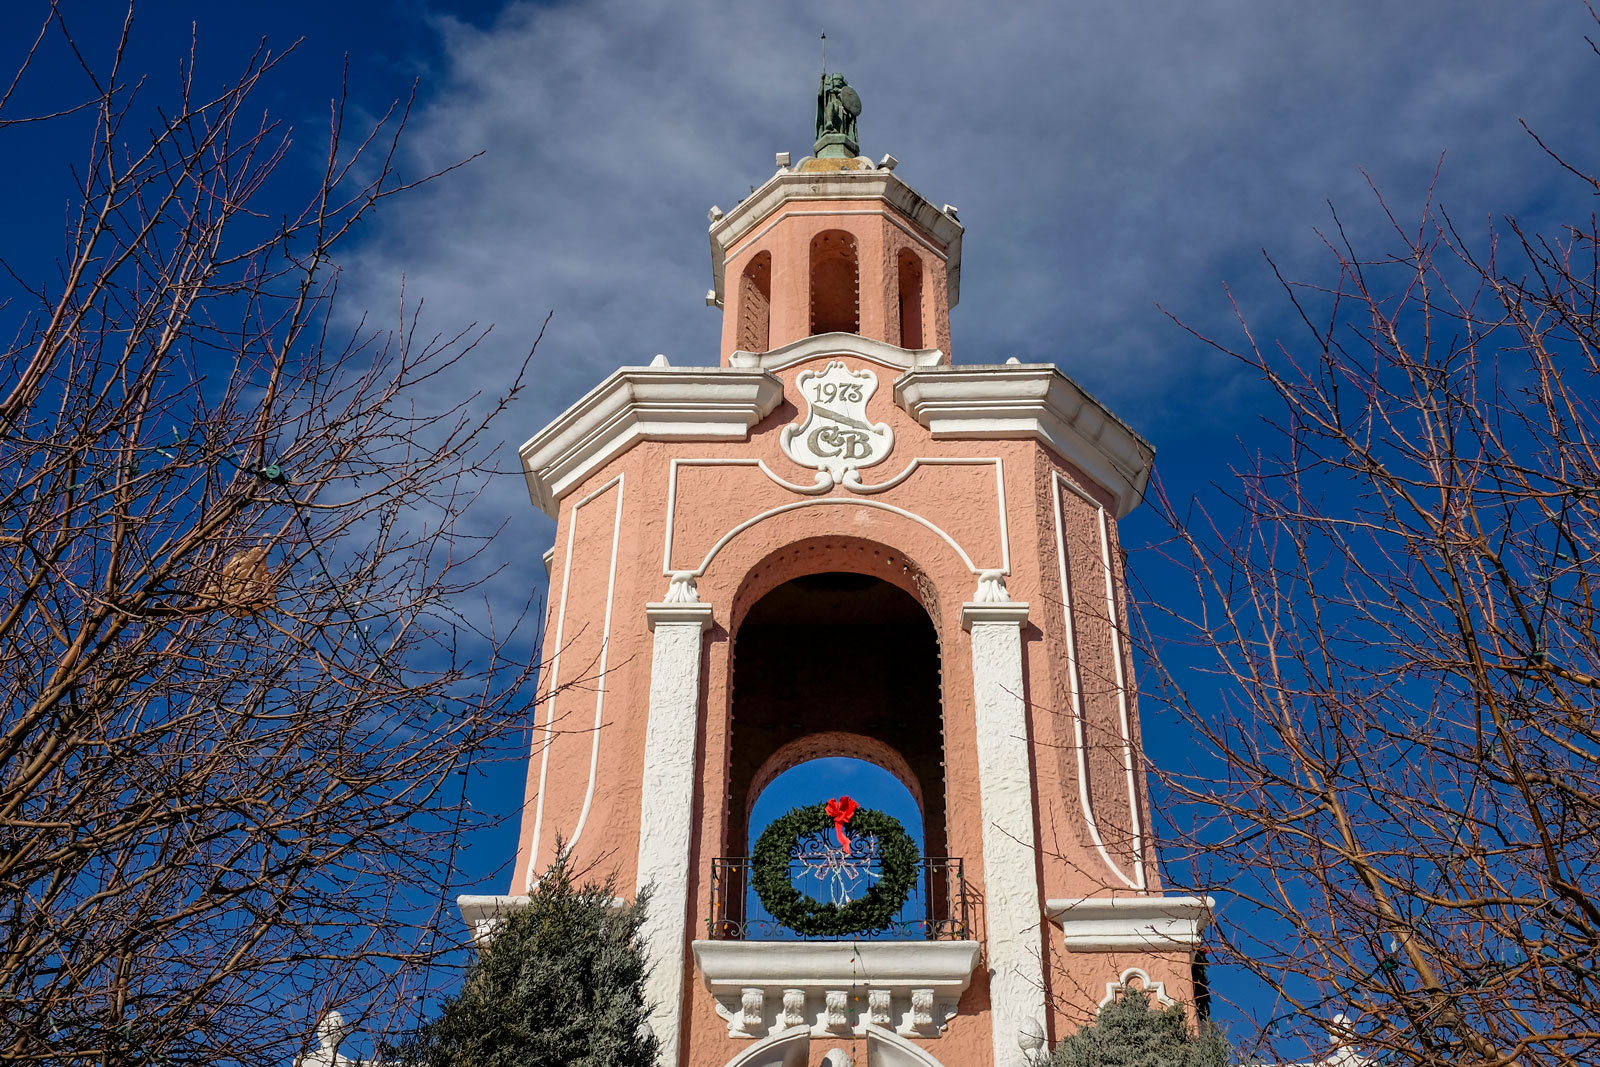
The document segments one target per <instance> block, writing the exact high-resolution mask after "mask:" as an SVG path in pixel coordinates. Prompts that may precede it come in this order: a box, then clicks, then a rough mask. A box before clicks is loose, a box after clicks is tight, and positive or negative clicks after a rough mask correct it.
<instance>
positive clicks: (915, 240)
mask: <svg viewBox="0 0 1600 1067" xmlns="http://www.w3.org/2000/svg"><path fill="white" fill-rule="evenodd" d="M852 107H853V110H852ZM859 113H860V100H859V98H858V97H856V96H855V93H854V91H853V90H850V89H849V87H848V86H847V85H845V84H844V80H843V78H840V77H838V76H832V77H830V78H828V79H825V80H824V82H823V84H822V86H821V87H820V88H819V92H818V127H819V128H818V147H817V155H816V156H812V157H807V158H806V159H803V160H801V161H800V162H799V163H798V164H796V165H794V166H792V167H791V166H789V165H788V160H787V158H786V157H783V156H780V157H779V159H780V166H779V168H778V170H777V172H776V173H775V174H773V175H772V176H771V177H770V178H769V179H768V180H767V181H766V182H765V183H764V184H762V185H761V186H760V187H759V188H758V189H756V190H755V191H754V192H753V193H751V195H750V196H749V197H748V198H746V199H744V200H743V201H741V202H740V203H739V204H738V206H737V207H735V208H734V209H733V210H731V211H728V212H726V213H723V212H721V211H718V210H716V209H713V211H712V215H711V218H712V222H711V227H710V243H711V261H712V278H713V286H712V289H711V291H710V292H709V293H708V294H707V302H708V304H711V305H714V306H716V307H717V308H720V309H721V311H722V315H723V322H722V343H721V352H720V358H719V359H718V360H717V361H716V363H715V364H714V365H712V364H710V363H709V362H708V363H707V364H706V365H696V366H675V365H670V364H668V363H667V362H666V360H665V359H663V358H661V357H657V359H656V361H655V362H654V363H652V364H651V365H649V366H626V367H621V368H619V369H618V370H616V371H615V372H614V373H612V374H611V375H610V376H609V377H607V378H606V379H605V380H604V381H602V382H601V383H600V384H599V385H597V386H596V387H595V388H594V389H593V390H591V391H590V392H589V393H588V394H587V395H586V396H584V397H582V398H581V399H579V400H578V401H577V402H576V403H575V404H573V405H572V407H570V408H569V409H568V410H567V411H566V412H564V413H563V414H562V415H561V416H559V417H558V418H557V419H555V421H553V422H552V423H551V424H550V425H548V426H546V427H545V428H544V429H542V430H540V431H539V432H538V433H537V434H535V435H534V436H533V437H532V438H531V439H530V440H529V441H528V442H527V443H526V444H525V445H523V446H522V449H521V457H522V463H523V469H524V472H525V475H526V478H527V482H528V488H529V491H530V493H531V495H532V498H533V502H534V504H535V505H536V506H538V507H539V508H541V509H542V510H544V511H545V512H546V513H547V514H549V515H551V516H552V517H554V518H555V520H556V524H557V525H556V542H555V545H554V547H553V549H552V550H551V551H550V552H549V553H547V554H546V557H545V559H546V566H547V568H548V571H549V574H550V607H549V619H548V625H547V628H546V634H547V637H548V640H547V644H546V648H545V650H544V656H545V660H546V662H547V664H548V666H547V669H546V671H545V675H544V678H543V680H542V685H543V687H544V691H545V693H546V694H548V695H547V697H546V699H545V700H544V701H543V702H542V703H541V704H540V706H539V708H538V710H537V715H536V719H535V724H534V725H535V737H536V744H535V748H534V753H533V759H532V763H531V766H530V773H529V782H528V801H527V804H526V807H525V808H524V812H525V815H524V820H523V826H522V832H521V838H520V845H519V850H518V857H517V872H518V873H517V875H516V879H517V881H516V884H515V885H514V887H513V890H512V893H511V894H510V895H508V896H504V897H464V898H462V900H461V905H462V911H463V915H464V917H466V918H467V920H468V921H469V923H472V924H474V926H475V929H477V930H479V931H484V930H487V929H489V928H490V927H491V926H492V923H493V920H494V915H495V914H496V912H497V911H498V910H500V909H503V908H506V907H513V906H515V904H516V902H517V900H518V897H519V895H520V894H523V893H525V892H526V891H527V889H528V888H529V887H530V886H532V885H533V884H534V882H535V881H536V879H537V878H538V877H539V875H540V872H541V871H542V870H544V869H545V867H546V866H547V865H548V864H549V863H550V861H551V859H552V858H553V855H554V849H555V842H556V839H557V837H558V836H559V837H560V838H561V839H563V840H564V841H566V842H567V843H568V844H569V846H570V847H571V848H572V850H573V852H574V854H575V858H576V860H577V862H578V863H579V864H580V865H582V864H588V863H595V864H601V865H604V866H605V867H606V868H608V869H617V870H618V871H619V873H620V875H621V878H620V881H621V883H622V884H623V885H625V886H628V887H636V888H643V887H645V886H650V887H651V892H652V895H651V903H650V911H649V916H650V917H649V926H648V944H649V951H650V954H651V956H652V959H653V971H652V974H651V977H650V987H649V992H650V997H651V1000H652V1003H653V1015H652V1027H653V1029H654V1031H655V1033H656V1035H657V1037H658V1038H659V1040H660V1042H661V1048H662V1063H663V1064H666V1065H672V1067H680V1065H684V1067H724V1065H726V1067H735V1065H748V1067H755V1065H785V1067H801V1065H808V1064H809V1065H815V1064H821V1063H823V1062H829V1063H837V1062H840V1058H841V1057H850V1058H853V1060H854V1062H855V1063H856V1064H857V1065H858V1067H863V1065H865V1064H873V1065H878V1064H883V1065H913V1064H918V1065H932V1067H937V1065H940V1064H945V1065H951V1067H954V1065H957V1064H959V1065H962V1067H967V1065H995V1067H999V1065H1005V1067H1020V1065H1022V1064H1024V1063H1025V1062H1027V1060H1028V1057H1029V1054H1030V1052H1031V1051H1032V1050H1034V1049H1037V1048H1040V1047H1042V1046H1043V1045H1044V1044H1045V1043H1046V1042H1051V1043H1053V1042H1054V1041H1055V1040H1059V1039H1060V1037H1062V1036H1064V1035H1065V1034H1066V1033H1069V1032H1071V1031H1072V1030H1073V1029H1075V1028H1076V1027H1077V1026H1079V1025H1082V1024H1083V1023H1084V1022H1086V1021H1087V1020H1088V1019H1090V1018H1091V1017H1092V1016H1093V1013H1094V1012H1095V1011H1096V1010H1097V1009H1098V1007H1099V1005H1100V1004H1101V1003H1103V1002H1105V1001H1106V1000H1108V999H1109V998H1110V997H1111V996H1112V995H1114V993H1115V991H1116V990H1118V989H1120V988H1124V987H1127V986H1130V985H1132V986H1142V987H1144V988H1146V989H1148V990H1149V991H1150V992H1151V993H1152V994H1153V995H1154V996H1155V997H1157V998H1158V999H1162V1000H1182V1001H1189V1002H1193V1000H1194V998H1195V988H1194V985H1193V981H1192V973H1193V965H1194V953H1195V950H1196V946H1197V944H1198V940H1199V935H1200V931H1201V928H1202V926H1203V925H1204V923H1205V921H1206V918H1207V915H1208V909H1209V901H1208V900H1203V899H1197V898H1192V897H1168V896H1166V895H1164V894H1163V893H1162V892H1161V888H1160V885H1159V881H1158V877H1157V873H1156V869H1155V849H1154V843H1153V841H1152V839H1151V834H1150V819H1149V802H1148V798H1147V795H1146V791H1145V781H1144V777H1143V772H1142V770H1141V755H1140V741H1139V726H1138V715H1137V704H1136V700H1135V694H1134V688H1133V680H1132V674H1131V670H1132V664H1131V655H1130V650H1129V646H1128V640H1127V633H1126V627H1125V623H1124V620H1125V617H1126V614H1125V603H1124V600H1125V596H1126V590H1125V584H1124V578H1123V571H1122V564H1121V553H1120V550H1119V546H1118V542H1117V520H1118V519H1119V518H1120V517H1121V516H1123V515H1125V514H1126V513H1127V512H1128V511H1129V510H1130V509H1132V508H1133V507H1134V506H1136V505H1137V504H1138V502H1139V500H1140V496H1141V494H1142V492H1143V490H1144V486H1145V481H1146V478H1147V477H1148V474H1149V469H1150V462H1151V458H1152V451H1151V449H1150V447H1149V445H1147V444H1146V443H1145V442H1144V441H1143V440H1142V439H1141V438H1140V437H1139V436H1138V435H1137V434H1136V433H1134V432H1133V430H1131V429H1130V428H1129V427H1128V426H1127V425H1125V424H1124V423H1123V422H1121V421H1120V420H1119V419H1117V418H1116V417H1115V416H1113V415H1112V414H1111V413H1110V412H1109V411H1107V410H1106V409H1105V408H1104V407H1102V406H1101V405H1100V404H1099V403H1097V402H1096V401H1095V400H1094V399H1093V398H1092V397H1090V396H1088V395H1087V394H1086V393H1085V392H1084V391H1083V390H1082V389H1081V388H1080V387H1079V386H1078V385H1077V384H1076V383H1074V382H1073V381H1072V380H1071V379H1070V378H1068V377H1067V376H1066V375H1065V374H1063V373H1062V372H1061V371H1060V370H1059V369H1058V368H1057V367H1055V366H1054V365H1052V364H1023V363H1018V362H1016V361H1015V360H1012V361H1008V362H1007V363H1004V364H998V365H970V364H969V365H954V364H952V362H951V359H950V347H951V346H950V325H949V321H950V308H951V307H953V306H954V305H955V304H956V302H957V300H958V299H959V296H960V276H961V236H962V226H961V223H960V221H959V220H958V218H957V214H956V210H955V209H954V208H953V207H950V206H949V205H945V206H944V207H942V208H940V207H935V206H934V205H933V203H931V202H930V201H928V200H927V199H925V198H924V197H923V196H922V195H921V194H919V193H918V192H916V191H915V190H913V189H912V188H911V187H910V186H909V185H907V184H906V183H905V182H904V181H903V180H901V178H900V177H899V175H898V172H897V171H896V170H895V161H894V160H893V158H892V157H888V156H886V157H884V159H883V161H882V162H880V163H873V162H872V161H870V160H869V159H867V158H865V157H862V156H858V155H855V154H854V152H855V151H856V148H855V117H856V116H857V115H858V114H859ZM829 124H832V126H830V125H829ZM832 127H838V128H832ZM844 145H848V146H849V148H848V152H846V151H844V150H843V149H842V147H841V146H844ZM708 355H709V353H708ZM828 756H845V757H850V758H853V759H858V760H863V761H866V762H867V763H870V764H874V765H876V766H877V767H880V768H882V769H883V770H884V771H886V772H887V773H888V774H889V775H892V776H893V777H894V779H896V780H897V781H898V782H899V783H901V784H902V785H903V786H904V787H905V789H906V790H907V792H908V793H909V795H910V797H911V798H912V800H913V801H914V803H915V804H916V806H917V809H918V810H919V811H920V813H921V816H922V836H921V841H920V842H916V841H910V842H909V844H908V843H907V842H906V841H905V840H903V839H902V838H903V835H901V834H899V833H897V832H896V830H895V828H894V827H891V826H889V825H888V824H887V823H885V822H883V821H882V819H881V818H879V816H881V813H872V812H865V811H863V812H861V813H859V814H854V815H849V814H845V813H847V812H849V811H850V810H851V807H852V806H853V804H854V802H853V801H850V800H849V798H847V797H828V796H826V795H821V794H819V795H817V796H815V797H814V798H808V799H807V801H806V803H807V804H808V805H811V806H810V807H806V806H802V807H801V808H796V809H794V810H793V811H792V812H791V813H790V815H789V816H785V820H787V821H781V822H782V825H781V826H780V824H779V823H774V824H772V825H773V826H779V828H780V829H784V828H786V827H789V826H790V825H791V823H792V824H793V826H794V827H797V828H798V832H800V833H801V834H802V838H803V839H802V838H797V839H796V841H797V843H795V844H794V845H793V846H792V847H790V844H789V841H788V839H784V840H782V841H779V846H780V847H778V848H777V850H776V851H774V850H773V849H771V848H768V849H765V850H763V848H761V847H758V846H759V845H761V843H762V842H763V841H768V840H773V839H772V838H771V837H770V834H771V833H777V832H778V831H773V830H771V829H770V827H769V832H761V831H760V828H753V827H752V826H751V823H750V819H751V811H752V807H753V806H754V804H755V801H756V800H757V798H758V797H760V796H761V795H762V794H763V792H764V791H765V790H766V789H768V788H769V787H770V786H771V783H772V782H773V781H774V780H775V779H776V778H777V777H778V776H779V775H782V774H784V772H786V771H793V770H794V769H795V768H803V767H804V766H805V765H806V764H807V762H808V761H811V760H815V759H817V758H819V757H828ZM824 802H827V803H826V804H825V803H824ZM841 816H843V817H841ZM808 820H809V821H808ZM830 820H831V821H830ZM890 822H893V820H890ZM896 826H898V824H896ZM753 829H755V830H756V832H755V833H753V832H752V831H753ZM786 832H788V831H786ZM806 833H810V834H811V836H810V837H809V838H804V834H806ZM757 837H760V838H761V841H758V840H756V838H757ZM807 840H809V841H810V844H809V845H807V844H805V841H807ZM908 848H909V849H910V851H909V852H908V851H907V849H908ZM785 863H787V864H789V866H788V867H785V866H784V864H785ZM824 868H825V869H826V870H825V872H824V873H827V877H828V878H831V879H832V881H830V882H828V883H827V885H828V886H829V888H819V887H821V886H822V885H823V882H821V881H817V880H815V879H812V878H811V877H810V875H812V874H816V873H817V872H818V871H819V870H823V869H824ZM790 871H793V872H797V873H792V874H791V873H786V872H790ZM828 872H831V873H828ZM840 872H843V874H841V873H840ZM818 877H819V878H820V877H821V875H818ZM841 878H843V879H844V880H843V881H841ZM830 894H831V898H830ZM874 894H875V895H874ZM830 909H831V910H830ZM874 909H876V910H874ZM869 912H870V913H871V914H869ZM819 916H820V918H819ZM852 924H857V925H856V926H855V927H852ZM847 927H849V928H847Z"/></svg>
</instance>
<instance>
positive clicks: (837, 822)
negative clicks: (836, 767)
mask: <svg viewBox="0 0 1600 1067" xmlns="http://www.w3.org/2000/svg"><path fill="white" fill-rule="evenodd" d="M860 806H861V805H859V804H857V803H856V802H855V801H853V800H851V799H850V798H849V797H839V798H838V799H837V800H830V801H828V803H827V806H826V807H825V808H824V809H823V810H824V811H826V812H827V813H828V818H830V819H832V820H833V832H834V833H835V834H837V835H838V836H839V844H840V845H841V846H842V847H843V848H844V854H845V855H846V856H848V855H850V839H849V838H848V837H846V836H845V833H844V824H845V823H847V822H849V821H850V817H851V816H852V815H854V814H855V813H856V808H858V807H860Z"/></svg>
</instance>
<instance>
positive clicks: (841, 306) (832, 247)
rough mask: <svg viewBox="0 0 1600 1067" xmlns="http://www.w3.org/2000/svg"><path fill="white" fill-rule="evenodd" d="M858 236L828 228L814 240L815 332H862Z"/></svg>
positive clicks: (812, 304)
mask: <svg viewBox="0 0 1600 1067" xmlns="http://www.w3.org/2000/svg"><path fill="white" fill-rule="evenodd" d="M859 274H860V271H859V266H858V264H857V261H856V239H855V238H854V237H851V236H850V235H849V234H848V233H845V232H844V231H843V230H826V231H824V232H822V233H819V234H817V235H816V236H815V237H813V238H812V239H811V332H812V333H813V334H818V333H833V332H836V331H837V332H841V333H859V332H860V331H861V308H860V294H859V289H860V285H859Z"/></svg>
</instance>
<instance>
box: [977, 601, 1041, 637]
mask: <svg viewBox="0 0 1600 1067" xmlns="http://www.w3.org/2000/svg"><path fill="white" fill-rule="evenodd" d="M1027 621H1028V602H1027V601H1025V600H1019V601H1006V602H1000V603H996V602H993V601H976V600H969V601H967V602H966V603H965V604H962V605H961V628H962V629H963V630H971V629H972V627H973V624H974V623H986V622H996V623H1002V624H1007V625H1011V626H1021V625H1023V624H1024V623H1026V622H1027Z"/></svg>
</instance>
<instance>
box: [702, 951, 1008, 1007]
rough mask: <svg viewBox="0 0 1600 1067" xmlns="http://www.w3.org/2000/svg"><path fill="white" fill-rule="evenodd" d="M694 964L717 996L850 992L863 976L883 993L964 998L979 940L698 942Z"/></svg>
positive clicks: (974, 965) (974, 962)
mask: <svg viewBox="0 0 1600 1067" xmlns="http://www.w3.org/2000/svg"><path fill="white" fill-rule="evenodd" d="M694 960H695V963H696V964H697V965H698V966H699V968H700V975H701V977H702V978H704V979H705V983H706V988H707V989H708V990H710V991H711V992H712V993H713V994H717V995H725V994H735V993H738V992H739V991H740V990H741V989H744V988H749V987H755V986H759V987H771V988H777V989H782V988H785V987H788V988H796V989H805V990H807V992H821V991H824V990H827V989H840V988H843V989H849V988H850V987H851V986H852V985H853V984H855V983H858V982H859V981H860V980H861V979H860V976H861V975H863V974H869V975H871V976H872V984H873V986H874V987H877V988H880V989H895V990H902V989H903V990H910V989H913V988H916V989H932V990H934V991H935V992H936V994H937V995H939V996H941V997H959V996H960V995H961V994H962V993H964V992H965V991H966V988H967V986H968V985H970V984H971V983H972V971H973V968H974V967H976V966H977V965H978V942H976V941H860V942H855V941H696V942H694Z"/></svg>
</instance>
